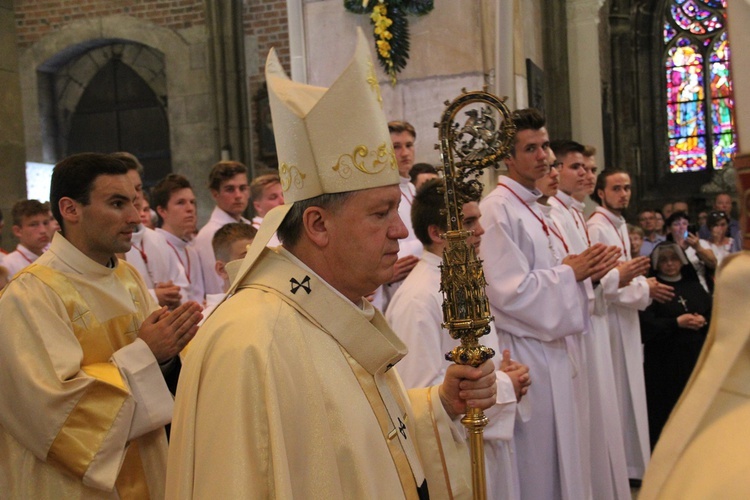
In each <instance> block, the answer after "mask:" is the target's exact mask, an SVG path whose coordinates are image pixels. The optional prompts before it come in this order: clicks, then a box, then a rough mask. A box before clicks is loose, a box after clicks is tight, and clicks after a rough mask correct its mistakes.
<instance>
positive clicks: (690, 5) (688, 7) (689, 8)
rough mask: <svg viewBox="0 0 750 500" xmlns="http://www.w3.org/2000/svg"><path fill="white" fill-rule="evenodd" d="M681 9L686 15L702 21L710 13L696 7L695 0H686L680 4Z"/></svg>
mask: <svg viewBox="0 0 750 500" xmlns="http://www.w3.org/2000/svg"><path fill="white" fill-rule="evenodd" d="M682 11H683V12H684V13H685V14H687V16H688V17H691V18H694V19H695V20H697V21H702V20H703V19H705V18H707V17H708V16H710V15H711V12H709V11H707V10H705V9H701V8H700V7H698V5H697V4H696V3H695V0H688V1H687V2H686V3H685V5H683V6H682Z"/></svg>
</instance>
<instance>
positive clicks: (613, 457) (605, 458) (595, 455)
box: [549, 191, 631, 500]
mask: <svg viewBox="0 0 750 500" xmlns="http://www.w3.org/2000/svg"><path fill="white" fill-rule="evenodd" d="M549 202H550V206H552V214H553V216H556V217H555V218H556V220H557V221H558V222H559V223H560V225H561V228H562V229H563V230H564V231H565V233H566V234H567V238H566V239H567V241H568V242H569V245H570V250H571V253H574V254H580V253H582V252H584V251H586V249H588V247H589V244H590V243H589V234H588V226H587V224H586V219H585V218H584V216H583V208H584V207H583V203H581V202H579V201H577V200H575V199H574V198H573V197H571V196H569V195H567V194H566V193H564V192H562V191H559V192H558V193H557V196H555V197H553V198H550V200H549ZM584 283H585V286H586V293H587V299H588V303H589V307H588V314H587V317H588V318H589V319H590V321H588V322H587V328H586V330H587V332H586V334H585V335H583V337H582V346H581V347H582V353H581V354H582V358H583V360H584V361H583V365H584V366H585V370H586V373H587V377H586V378H587V382H588V384H587V385H588V393H589V401H588V403H589V404H588V419H582V422H584V428H585V429H586V432H587V433H588V442H589V444H588V446H589V450H590V463H591V488H592V496H593V498H596V499H607V498H617V499H622V500H626V499H629V498H630V496H631V493H630V485H629V484H628V471H627V463H626V460H625V445H624V442H623V439H622V425H621V420H620V414H619V411H618V408H619V402H618V399H617V391H616V389H615V378H614V371H613V369H612V349H611V343H610V340H609V325H608V322H607V318H606V315H599V316H597V315H595V314H594V311H595V307H594V305H595V303H596V300H597V293H596V292H595V290H594V288H593V286H592V284H591V280H586V281H585V282H584ZM597 288H598V290H597V291H599V292H600V291H601V287H597ZM598 295H599V300H600V301H603V300H604V298H603V296H602V294H601V293H598ZM602 310H603V309H602Z"/></svg>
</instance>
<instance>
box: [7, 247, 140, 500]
mask: <svg viewBox="0 0 750 500" xmlns="http://www.w3.org/2000/svg"><path fill="white" fill-rule="evenodd" d="M132 272H133V271H132V270H131V269H130V268H129V267H128V266H127V265H123V263H122V262H121V263H120V264H119V265H118V266H117V267H116V268H115V270H114V275H115V276H116V277H117V278H118V279H119V280H120V282H122V283H123V284H124V285H125V287H126V288H127V290H128V292H130V296H131V298H132V300H133V303H134V304H135V306H136V310H137V311H140V307H139V306H140V304H139V300H138V296H139V287H138V282H137V280H136V279H135V278H134V277H133V275H132ZM22 273H29V274H32V275H34V276H36V277H37V278H38V279H39V280H41V281H42V282H43V283H44V284H45V285H47V286H48V287H50V288H51V289H52V290H53V291H54V292H55V293H56V294H57V295H58V296H59V297H60V300H61V301H62V302H63V304H64V306H65V310H66V311H67V313H68V317H69V318H70V322H71V325H72V327H73V333H74V334H75V336H76V338H77V339H78V342H80V344H81V350H82V351H83V359H82V361H81V371H83V372H84V373H85V374H86V375H88V376H89V377H91V378H93V379H94V381H93V383H92V384H90V385H89V386H88V387H87V388H86V390H85V392H84V393H83V395H82V396H81V398H80V399H79V400H78V403H77V404H76V406H75V407H74V408H73V410H72V411H71V412H70V414H69V415H68V418H67V419H66V420H65V423H64V424H63V426H62V428H61V429H60V431H59V432H58V434H57V436H56V437H55V440H54V441H53V442H52V446H51V447H50V449H49V452H48V453H47V461H48V462H51V463H56V464H58V465H59V466H61V467H62V468H64V469H65V470H67V471H68V472H70V473H72V474H74V475H75V476H77V477H79V478H83V476H84V475H85V473H86V471H87V469H88V467H89V465H90V464H91V461H92V460H93V459H94V456H95V455H96V452H97V451H98V450H99V448H100V447H101V444H102V442H103V441H104V439H105V437H106V436H107V435H108V433H109V431H110V429H111V426H112V422H114V420H115V418H116V417H117V415H118V414H119V412H120V409H121V408H122V406H123V404H124V403H125V401H126V400H127V398H128V397H129V396H130V393H129V391H128V389H127V387H126V385H125V382H124V381H123V379H122V376H121V374H120V371H119V370H118V368H117V367H116V366H115V365H113V364H112V363H110V362H109V359H110V358H111V357H112V354H113V353H114V352H115V351H117V350H119V349H121V348H122V347H124V346H126V345H129V344H131V343H132V342H133V340H134V339H135V338H136V336H137V334H138V329H139V327H140V325H141V323H142V322H143V320H144V318H142V317H141V315H140V314H139V313H137V312H136V313H135V314H125V315H122V316H117V317H114V318H112V319H110V320H109V321H106V322H104V323H100V322H99V321H98V320H97V319H96V317H95V316H94V314H92V313H91V311H90V309H89V307H88V305H87V304H86V302H85V301H84V300H83V297H81V294H80V293H78V290H76V288H75V286H74V285H73V283H71V282H70V280H69V279H68V278H67V277H65V275H64V274H63V273H61V272H58V271H56V270H54V269H51V268H49V267H45V266H41V265H38V264H32V265H30V266H28V267H27V268H26V269H24V270H23V271H22ZM115 487H116V488H117V492H118V494H119V496H120V497H121V498H138V499H148V498H149V492H148V486H147V483H146V475H145V471H144V469H143V463H142V462H141V457H140V454H139V453H138V445H137V442H136V441H132V442H130V443H129V446H128V449H127V451H126V453H125V459H124V460H123V464H122V467H121V469H120V473H119V475H118V476H117V480H116V482H115Z"/></svg>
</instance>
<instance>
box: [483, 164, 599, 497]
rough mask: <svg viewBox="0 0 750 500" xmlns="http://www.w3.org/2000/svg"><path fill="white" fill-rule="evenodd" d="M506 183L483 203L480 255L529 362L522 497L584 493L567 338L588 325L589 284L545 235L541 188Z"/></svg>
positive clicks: (519, 451)
mask: <svg viewBox="0 0 750 500" xmlns="http://www.w3.org/2000/svg"><path fill="white" fill-rule="evenodd" d="M500 184H502V186H501V185H499V186H498V187H497V188H495V190H494V191H492V193H490V194H489V195H488V196H487V197H486V198H485V199H484V200H482V202H481V203H480V208H481V211H482V219H481V222H482V226H483V227H484V228H485V234H484V236H483V237H482V244H481V248H482V250H481V255H482V258H483V259H484V263H485V264H484V269H485V274H486V277H487V296H488V297H489V299H490V306H491V308H492V313H493V315H494V316H495V325H496V328H497V330H498V333H499V334H500V337H501V347H507V348H509V349H510V351H511V353H513V356H514V357H515V358H516V359H518V360H519V361H520V362H521V363H524V364H526V365H528V366H529V369H530V374H531V377H532V380H533V386H532V388H533V389H530V390H529V393H528V394H527V396H526V397H525V398H524V400H523V401H522V402H521V407H522V408H523V405H524V404H525V403H526V404H528V405H530V407H531V408H530V411H531V415H530V418H528V421H520V422H517V423H516V430H515V443H516V456H517V459H518V469H519V476H520V481H521V486H520V490H521V491H520V492H521V498H525V499H534V500H536V499H539V498H545V499H552V498H565V499H577V498H585V497H586V491H587V488H586V485H585V484H584V478H583V472H582V470H581V450H580V437H579V432H578V426H577V424H576V422H575V415H576V406H577V405H578V401H576V398H575V388H574V381H573V377H574V375H575V367H574V366H573V363H572V361H571V359H570V356H569V355H568V349H567V346H566V341H565V338H566V337H568V336H570V335H579V334H581V333H582V332H583V330H584V318H583V314H582V312H581V311H582V309H583V308H584V307H585V304H583V303H582V301H581V292H580V290H579V287H580V286H582V285H580V284H579V283H577V282H576V279H575V273H574V272H573V269H572V268H570V267H569V266H566V265H560V264H559V262H560V261H561V260H562V258H563V255H560V254H559V253H560V251H559V250H556V249H555V242H554V241H553V238H555V237H554V236H553V235H552V234H550V235H549V236H548V235H547V234H545V231H544V229H543V226H542V222H541V221H542V220H544V219H543V218H544V214H543V213H542V211H541V209H540V208H539V205H538V204H537V203H536V200H537V199H538V198H539V196H540V195H541V193H540V192H539V191H537V190H534V191H531V190H529V189H526V188H525V187H523V186H522V185H521V184H519V183H517V182H515V181H513V180H512V179H510V178H508V177H501V178H500ZM503 186H507V187H503ZM508 188H510V190H512V191H513V193H515V195H514V194H513V193H512V192H511V191H510V190H509V189H508ZM516 195H517V196H518V197H520V199H518V198H516ZM522 420H523V419H522Z"/></svg>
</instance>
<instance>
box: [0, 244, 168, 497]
mask: <svg viewBox="0 0 750 500" xmlns="http://www.w3.org/2000/svg"><path fill="white" fill-rule="evenodd" d="M156 307H157V306H156V304H155V303H154V302H153V300H152V299H151V297H150V296H149V294H148V291H147V290H146V286H145V285H144V283H143V281H142V280H141V279H140V277H139V276H138V273H137V272H136V271H135V270H134V269H133V268H132V267H131V266H129V265H128V264H127V263H126V262H124V261H118V262H116V265H115V267H105V266H102V265H100V264H98V263H96V262H94V261H93V260H91V259H89V258H88V257H86V256H85V255H84V254H83V253H81V252H80V251H79V250H78V249H77V248H76V247H74V246H73V245H72V244H71V243H70V242H68V241H67V240H66V239H65V238H64V237H63V236H62V235H61V234H60V233H57V234H55V236H54V238H53V240H52V245H51V246H50V248H49V250H47V252H45V254H44V255H42V256H41V257H40V258H39V259H38V260H37V261H36V263H35V264H34V265H33V266H31V267H29V268H27V269H26V270H24V271H22V272H21V273H20V274H19V275H18V276H17V277H16V279H15V280H14V281H13V282H12V283H11V284H10V285H8V287H7V288H6V289H5V290H4V291H3V294H2V296H0V317H1V318H2V321H1V322H0V364H1V365H2V367H3V369H2V370H0V407H1V408H2V411H0V456H2V459H0V492H2V493H0V496H2V497H3V498H19V499H21V498H23V499H25V498H87V499H88V498H112V499H114V498H147V497H149V496H150V498H160V497H162V496H163V495H164V477H165V470H166V458H167V441H166V435H165V433H164V428H163V427H164V425H165V424H167V423H168V422H169V421H170V419H171V415H172V406H173V403H172V396H171V394H170V393H169V390H168V389H167V385H166V383H165V382H164V379H163V377H162V373H161V370H160V369H159V365H158V363H157V361H156V358H154V355H153V354H152V353H151V350H150V349H149V348H148V346H147V345H146V344H145V343H144V342H143V341H142V340H140V339H138V338H137V333H138V330H139V328H140V325H141V323H142V322H143V320H144V318H146V316H147V315H148V314H149V313H151V312H152V311H153V310H155V309H156Z"/></svg>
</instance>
